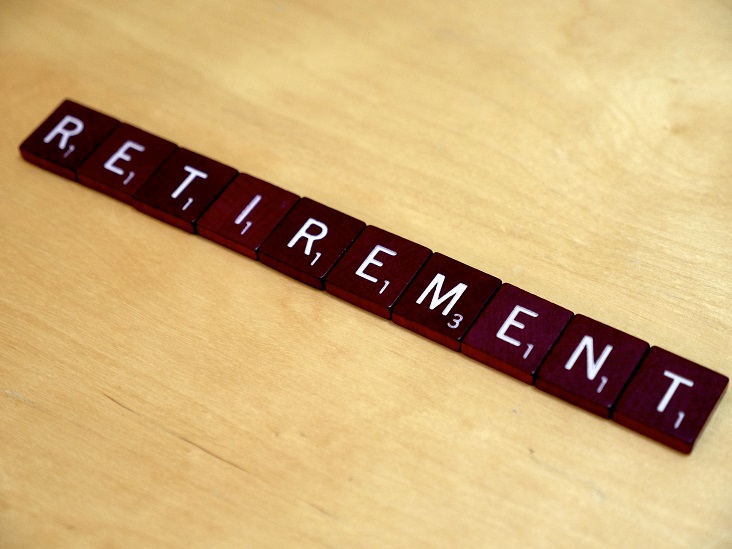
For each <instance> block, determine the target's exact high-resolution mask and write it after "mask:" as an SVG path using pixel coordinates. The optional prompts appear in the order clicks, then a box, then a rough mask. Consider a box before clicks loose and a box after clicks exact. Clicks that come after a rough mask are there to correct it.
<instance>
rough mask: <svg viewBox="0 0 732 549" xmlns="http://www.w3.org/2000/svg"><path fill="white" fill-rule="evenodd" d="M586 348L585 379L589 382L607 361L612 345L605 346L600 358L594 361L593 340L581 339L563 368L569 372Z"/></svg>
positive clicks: (588, 338) (589, 338)
mask: <svg viewBox="0 0 732 549" xmlns="http://www.w3.org/2000/svg"><path fill="white" fill-rule="evenodd" d="M585 348H587V379H589V380H590V381H592V380H594V379H595V376H597V373H598V372H599V371H600V368H602V365H603V364H604V363H605V360H607V357H608V356H609V355H610V352H611V351H612V350H613V346H612V345H607V346H606V347H605V348H604V349H603V350H602V354H601V355H600V358H598V359H597V361H595V351H594V349H593V339H592V337H590V336H587V335H586V336H585V337H583V338H582V341H580V344H579V345H577V348H576V349H575V350H574V353H572V356H571V357H569V360H568V361H567V364H565V365H564V368H565V369H567V370H571V369H572V366H574V363H575V362H577V359H578V358H579V357H580V355H581V354H582V351H584V350H585Z"/></svg>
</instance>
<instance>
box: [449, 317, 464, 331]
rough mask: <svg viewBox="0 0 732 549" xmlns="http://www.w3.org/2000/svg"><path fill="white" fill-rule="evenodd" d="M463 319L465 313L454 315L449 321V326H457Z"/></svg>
mask: <svg viewBox="0 0 732 549" xmlns="http://www.w3.org/2000/svg"><path fill="white" fill-rule="evenodd" d="M462 321H463V315H452V320H451V321H450V322H448V323H447V327H448V328H453V329H455V328H457V327H458V326H460V323H461V322H462Z"/></svg>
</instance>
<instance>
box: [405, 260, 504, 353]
mask: <svg viewBox="0 0 732 549" xmlns="http://www.w3.org/2000/svg"><path fill="white" fill-rule="evenodd" d="M500 285H501V281H500V280H498V279H497V278H496V277H494V276H491V275H489V274H486V273H484V272H482V271H479V270H478V269H475V268H473V267H470V266H468V265H465V264H464V263H460V262H459V261H455V260H454V259H451V258H449V257H447V256H445V255H443V254H440V253H436V254H433V255H432V256H431V257H430V258H429V260H428V261H427V263H426V264H425V266H424V267H422V270H421V271H420V272H419V274H418V275H417V277H416V278H415V279H414V281H412V283H411V284H410V285H409V287H408V288H407V290H406V291H405V292H404V294H403V295H402V297H401V298H400V299H399V302H398V303H397V304H396V307H394V310H393V312H392V319H393V320H394V322H396V323H397V324H399V325H400V326H404V327H405V328H408V329H410V330H412V331H414V332H417V333H418V334H420V335H422V336H424V337H426V338H429V339H431V340H433V341H436V342H438V343H441V344H442V345H445V346H447V347H449V348H450V349H453V350H455V351H457V350H459V349H460V341H461V340H462V338H463V337H464V336H465V333H466V332H467V331H468V328H470V325H471V324H472V322H473V321H474V320H475V317H477V316H478V314H479V313H480V312H481V311H482V310H483V307H484V306H485V304H486V303H487V302H488V300H489V299H490V298H491V296H492V295H493V293H494V292H495V291H496V289H497V288H498V287H499V286H500Z"/></svg>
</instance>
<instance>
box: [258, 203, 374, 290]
mask: <svg viewBox="0 0 732 549" xmlns="http://www.w3.org/2000/svg"><path fill="white" fill-rule="evenodd" d="M364 226H365V223H364V222H363V221H359V220H358V219H355V218H353V217H351V216H349V215H346V214H344V213H341V212H339V211H338V210H334V209H333V208H329V207H328V206H324V205H323V204H320V203H318V202H315V201H314V200H311V199H309V198H302V199H300V201H299V202H298V203H297V204H296V205H295V207H294V208H292V210H290V213H288V214H287V215H286V216H285V218H284V219H283V220H282V223H280V224H279V226H278V227H277V228H276V229H275V230H274V231H273V232H272V234H271V235H269V237H267V239H266V240H265V241H264V244H262V246H261V247H260V248H259V260H260V261H261V262H262V263H264V264H265V265H269V266H270V267H272V268H273V269H277V270H278V271H280V272H281V273H284V274H286V275H288V276H291V277H292V278H294V279H296V280H299V281H300V282H304V283H305V284H308V285H310V286H312V287H314V288H318V289H320V290H322V289H323V287H324V286H323V283H324V280H325V276H326V275H327V274H328V272H329V271H330V270H331V269H332V268H333V265H335V263H336V261H338V258H339V257H341V255H342V254H343V252H345V251H346V248H348V246H350V245H351V243H352V242H353V240H354V239H355V238H356V237H357V236H358V233H360V232H361V230H362V229H363V228H364Z"/></svg>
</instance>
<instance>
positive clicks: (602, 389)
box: [536, 315, 648, 417]
mask: <svg viewBox="0 0 732 549" xmlns="http://www.w3.org/2000/svg"><path fill="white" fill-rule="evenodd" d="M647 350H648V343H646V342H645V341H643V340H642V339H638V338H637V337H634V336H631V335H629V334H626V333H625V332H621V331H620V330H617V329H615V328H612V327H610V326H608V325H607V324H602V323H601V322H597V321H596V320H593V319H591V318H589V317H586V316H584V315H576V316H575V317H574V318H573V319H572V321H571V322H570V323H569V326H568V327H567V329H566V330H565V331H564V333H563V334H562V336H561V337H560V338H559V341H558V342H557V344H556V345H555V346H554V348H553V349H552V351H551V352H550V353H549V356H548V357H547V359H546V360H545V361H544V363H543V364H542V365H541V368H540V369H539V373H538V375H537V377H536V386H537V387H538V388H539V389H541V390H542V391H546V392H547V393H551V394H553V395H555V396H558V397H559V398H562V399H564V400H566V401H567V402H571V403H572V404H575V405H576V406H579V407H581V408H584V409H586V410H588V411H590V412H593V413H595V414H597V415H599V416H602V417H610V413H611V410H612V408H613V406H614V405H615V403H616V402H617V400H618V397H619V396H620V393H621V391H622V390H623V388H624V387H625V386H626V384H627V383H628V380H629V379H630V376H632V375H633V372H634V371H635V369H636V368H637V366H638V364H639V363H640V361H641V359H642V358H643V355H644V354H645V353H646V351H647Z"/></svg>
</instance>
